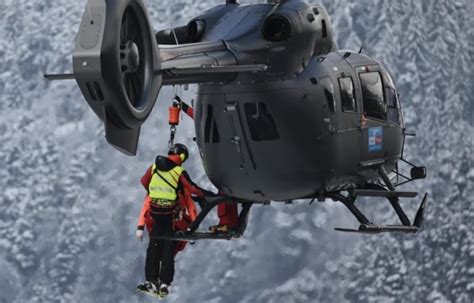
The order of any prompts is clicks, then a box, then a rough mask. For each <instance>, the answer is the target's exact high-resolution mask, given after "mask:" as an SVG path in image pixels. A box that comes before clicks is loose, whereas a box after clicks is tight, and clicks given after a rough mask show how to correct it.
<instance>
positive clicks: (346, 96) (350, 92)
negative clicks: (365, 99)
mask: <svg viewBox="0 0 474 303" xmlns="http://www.w3.org/2000/svg"><path fill="white" fill-rule="evenodd" d="M339 86H340V88H341V104H342V111H344V112H355V111H357V107H356V100H355V96H354V84H353V82H352V78H351V77H345V78H339Z"/></svg>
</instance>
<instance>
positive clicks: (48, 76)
mask: <svg viewBox="0 0 474 303" xmlns="http://www.w3.org/2000/svg"><path fill="white" fill-rule="evenodd" d="M43 76H44V77H45V78H46V79H47V80H49V81H57V80H74V74H72V73H68V74H44V75H43Z"/></svg>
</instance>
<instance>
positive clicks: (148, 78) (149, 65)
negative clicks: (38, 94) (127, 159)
mask: <svg viewBox="0 0 474 303" xmlns="http://www.w3.org/2000/svg"><path fill="white" fill-rule="evenodd" d="M160 68H161V62H160V52H159V48H158V44H157V43H156V42H155V36H154V31H153V29H152V27H151V23H150V21H149V17H148V14H147V12H146V8H145V6H144V4H143V3H142V1H141V0H105V1H104V0H89V1H88V3H87V7H86V10H85V12H84V15H83V17H82V22H81V25H80V28H79V32H78V34H77V37H76V45H75V48H74V54H73V69H74V72H73V73H72V74H63V75H45V77H46V78H47V79H49V80H65V79H75V80H76V82H77V84H78V85H79V87H80V89H81V92H82V94H83V95H84V98H85V99H86V101H87V103H88V104H89V105H90V107H91V108H92V109H93V110H94V112H95V113H96V114H97V116H99V118H100V119H101V120H102V121H103V122H104V124H105V133H106V138H107V141H108V142H109V143H110V144H111V145H113V146H114V147H116V148H117V149H119V150H120V151H122V152H124V153H126V154H128V155H135V154H136V151H137V145H138V138H139V134H140V126H141V124H142V123H143V122H145V120H146V118H147V117H148V115H149V114H150V112H151V110H152V108H153V105H154V104H155V101H156V99H157V97H158V93H159V91H160V89H161V85H162V75H161V73H159V72H156V71H159V70H160Z"/></svg>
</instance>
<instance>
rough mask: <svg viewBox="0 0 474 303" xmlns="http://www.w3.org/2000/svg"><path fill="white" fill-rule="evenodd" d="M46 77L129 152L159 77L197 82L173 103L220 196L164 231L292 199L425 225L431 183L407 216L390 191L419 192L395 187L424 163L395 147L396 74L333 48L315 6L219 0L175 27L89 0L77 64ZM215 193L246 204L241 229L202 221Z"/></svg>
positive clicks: (413, 228)
mask: <svg viewBox="0 0 474 303" xmlns="http://www.w3.org/2000/svg"><path fill="white" fill-rule="evenodd" d="M45 77H46V78H47V79H49V80H67V79H75V80H76V82H77V84H78V86H79V88H80V90H81V92H82V94H83V96H84V98H85V100H86V101H87V103H88V104H89V106H90V107H91V108H92V110H93V111H94V112H95V113H96V115H97V116H98V117H99V118H100V119H101V120H102V121H103V123H104V126H105V134H106V139H107V141H108V142H109V143H110V144H111V145H112V146H114V147H115V148H116V149H118V150H119V151H121V152H123V153H125V154H127V155H135V154H136V152H137V146H138V140H139V135H140V127H141V125H142V124H143V123H144V121H145V120H146V119H147V118H148V116H149V114H150V112H151V110H152V108H153V106H154V104H155V101H156V99H157V97H158V93H159V92H160V89H161V87H162V86H175V85H187V84H197V85H198V91H197V95H196V101H195V103H193V104H192V105H188V104H186V103H185V102H184V101H182V100H181V99H180V98H177V100H178V101H177V102H175V103H174V104H173V106H175V107H178V108H180V109H184V110H185V112H188V113H189V112H191V114H190V116H191V117H192V118H193V119H194V124H195V131H196V138H195V141H196V143H197V145H198V147H199V151H200V155H201V158H202V161H203V165H204V169H205V172H206V174H207V176H208V177H209V179H210V181H211V182H212V183H213V184H214V185H215V186H216V187H217V188H218V189H219V192H220V193H222V195H221V196H218V197H216V198H213V199H207V200H205V201H200V205H201V208H202V210H201V212H200V214H199V215H198V217H197V218H196V220H195V221H194V222H193V223H192V224H191V226H190V228H189V229H188V230H187V231H186V232H181V233H180V234H176V235H175V236H173V237H171V238H170V239H175V240H188V241H194V240H197V239H231V238H238V237H240V236H242V235H243V233H244V231H245V229H246V226H247V221H248V215H249V212H250V208H251V206H252V205H254V204H269V203H270V202H284V203H292V202H293V201H294V200H311V203H313V202H314V201H315V200H317V201H321V202H322V201H325V200H326V199H332V200H333V201H337V202H341V203H342V204H343V205H344V206H345V207H347V209H348V210H349V211H350V212H351V213H352V214H353V215H354V217H355V218H356V219H357V221H358V222H359V223H360V226H359V228H358V229H350V228H337V229H336V230H339V231H344V232H357V233H367V234H374V233H381V232H402V233H415V232H417V231H418V230H419V229H420V227H421V224H422V221H423V214H424V210H425V206H426V203H427V193H425V194H424V197H423V199H422V202H421V203H420V206H419V208H418V211H417V213H416V216H415V218H414V220H413V221H411V220H410V219H409V218H408V216H407V215H406V213H405V212H404V210H403V209H402V207H401V206H400V203H399V200H400V198H414V197H416V196H417V194H418V193H417V192H408V191H399V190H397V189H396V187H398V186H401V185H403V184H405V183H408V182H411V181H413V180H417V179H423V178H425V177H426V168H425V167H423V166H416V165H415V164H412V163H410V162H409V161H407V160H406V159H405V158H404V155H403V150H404V145H405V139H406V137H407V136H410V135H413V134H409V133H407V132H406V129H405V125H404V121H403V113H402V109H401V105H400V100H399V95H398V92H397V90H396V87H395V85H394V81H393V79H392V77H391V75H390V74H389V72H388V71H387V70H386V69H385V68H384V66H383V65H382V64H381V63H380V62H378V61H377V60H375V59H373V58H371V57H369V56H367V55H365V54H363V53H362V49H361V50H360V51H358V52H356V51H349V50H340V49H339V48H338V46H337V43H336V40H335V37H334V32H333V29H332V25H331V21H330V17H329V15H328V12H327V11H326V9H325V8H324V7H323V6H321V5H315V4H310V3H307V2H305V1H303V0H288V1H284V0H280V1H278V0H268V1H266V2H265V3H258V4H240V3H239V2H238V1H236V0H227V1H226V2H225V3H222V4H220V5H217V6H216V7H213V8H211V9H209V10H207V11H205V12H203V13H202V14H200V15H199V16H196V17H194V18H192V19H191V20H190V21H189V22H188V23H187V24H186V25H184V26H179V27H174V28H170V29H165V30H159V31H155V30H154V29H153V28H152V26H151V22H150V18H149V16H148V13H147V9H146V7H145V5H144V3H143V2H142V1H141V0H89V1H88V3H87V7H86V9H85V12H84V15H83V17H82V22H81V24H80V28H79V31H78V34H77V37H76V41H75V48H74V53H73V73H70V74H48V75H45ZM403 163H404V164H403ZM399 164H403V165H405V164H406V165H408V166H409V167H411V169H410V176H406V174H404V173H402V172H401V169H400V167H399ZM358 197H375V198H385V199H387V200H388V201H389V203H390V205H391V206H392V208H393V209H394V211H395V213H396V214H397V216H398V218H399V220H400V222H401V224H398V225H380V224H375V223H373V222H372V221H370V220H369V219H368V218H367V217H366V216H365V215H364V214H363V213H362V212H361V211H360V209H359V208H357V206H356V204H355V202H356V199H357V198H358ZM221 203H238V204H241V205H242V209H241V212H240V215H239V224H238V229H237V233H235V234H233V235H228V234H212V233H206V232H200V231H198V229H199V226H200V224H201V223H202V221H203V220H204V219H205V217H206V216H207V215H208V214H209V212H210V211H211V210H212V209H213V208H214V207H216V206H217V205H219V204H221ZM311 203H310V204H311Z"/></svg>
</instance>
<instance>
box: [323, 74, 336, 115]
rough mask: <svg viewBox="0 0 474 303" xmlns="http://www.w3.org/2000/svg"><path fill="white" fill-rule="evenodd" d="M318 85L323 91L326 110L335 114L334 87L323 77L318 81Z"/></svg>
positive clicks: (329, 80) (328, 79)
mask: <svg viewBox="0 0 474 303" xmlns="http://www.w3.org/2000/svg"><path fill="white" fill-rule="evenodd" d="M320 83H321V85H322V87H323V90H324V97H325V98H326V102H327V104H328V108H329V110H330V111H331V112H333V113H334V112H336V98H334V86H333V85H332V81H331V79H330V78H328V77H324V78H322V79H321V80H320Z"/></svg>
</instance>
